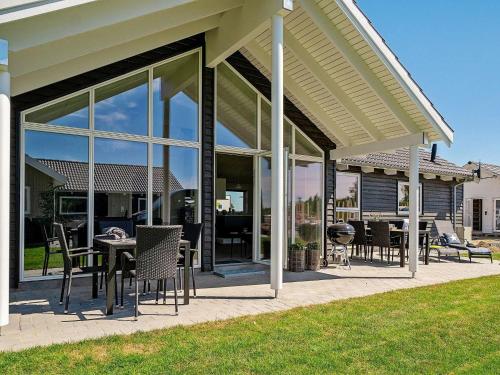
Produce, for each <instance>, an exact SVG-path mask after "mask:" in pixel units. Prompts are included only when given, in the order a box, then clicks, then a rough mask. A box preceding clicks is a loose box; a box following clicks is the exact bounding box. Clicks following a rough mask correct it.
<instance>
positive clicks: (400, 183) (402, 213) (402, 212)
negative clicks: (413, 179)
mask: <svg viewBox="0 0 500 375" xmlns="http://www.w3.org/2000/svg"><path fill="white" fill-rule="evenodd" d="M402 186H408V189H410V182H409V181H402V180H398V194H397V201H396V204H397V207H398V215H400V216H408V215H409V214H410V211H409V210H410V207H409V206H408V211H405V210H401V206H400V205H399V201H400V200H401V198H402V197H401V187H402ZM418 193H419V200H418V203H419V205H418V206H419V207H418V214H419V215H422V213H423V211H424V210H423V207H424V204H423V203H424V202H423V197H424V194H423V189H422V183H421V182H420V183H419V184H418Z"/></svg>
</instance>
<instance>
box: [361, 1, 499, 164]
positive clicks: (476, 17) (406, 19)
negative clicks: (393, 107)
mask: <svg viewBox="0 0 500 375" xmlns="http://www.w3.org/2000/svg"><path fill="white" fill-rule="evenodd" d="M357 4H358V6H359V7H360V8H361V9H362V10H363V12H364V13H365V14H366V15H367V16H368V18H369V19H370V20H371V22H372V23H373V25H374V26H375V28H376V29H377V30H378V31H379V33H380V34H381V35H382V37H383V38H384V39H385V41H386V43H387V44H388V45H389V47H390V48H391V49H392V51H393V52H394V53H395V54H396V56H398V58H399V60H400V61H401V62H402V63H403V65H404V66H405V67H406V68H407V69H408V70H409V71H410V73H411V75H412V77H413V78H414V79H415V80H416V82H417V83H418V84H419V85H420V87H421V88H422V89H423V91H424V93H425V94H426V95H427V97H428V98H429V99H430V100H431V102H432V103H433V104H434V106H435V107H436V108H437V109H438V111H439V112H440V113H441V115H442V116H443V117H444V118H445V120H446V122H447V123H448V124H449V125H450V126H451V127H452V128H453V129H454V131H455V142H454V144H453V145H452V147H451V148H450V149H448V147H447V146H446V145H444V144H440V145H439V147H438V154H439V155H441V156H443V157H444V158H446V159H448V160H451V161H453V162H455V163H457V164H460V165H463V164H464V163H466V162H467V161H469V160H480V161H482V162H485V163H493V164H499V165H500V147H499V139H500V1H499V0H413V1H410V0H357Z"/></svg>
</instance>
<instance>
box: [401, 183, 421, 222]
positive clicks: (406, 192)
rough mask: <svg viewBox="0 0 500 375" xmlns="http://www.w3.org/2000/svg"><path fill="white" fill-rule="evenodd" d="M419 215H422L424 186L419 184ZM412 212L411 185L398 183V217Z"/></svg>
mask: <svg viewBox="0 0 500 375" xmlns="http://www.w3.org/2000/svg"><path fill="white" fill-rule="evenodd" d="M418 190H419V213H420V214H421V213H422V184H419V187H418ZM409 212H410V183H409V182H406V181H398V215H408V214H409Z"/></svg>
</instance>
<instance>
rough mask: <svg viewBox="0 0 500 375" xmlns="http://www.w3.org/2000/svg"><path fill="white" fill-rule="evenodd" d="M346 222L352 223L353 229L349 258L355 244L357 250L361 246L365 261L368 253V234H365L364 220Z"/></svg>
mask: <svg viewBox="0 0 500 375" xmlns="http://www.w3.org/2000/svg"><path fill="white" fill-rule="evenodd" d="M348 223H349V224H350V225H352V226H353V228H354V230H355V234H354V239H353V240H352V242H351V245H352V249H351V259H352V256H353V253H354V246H356V249H357V251H359V250H358V249H359V247H360V246H361V247H362V249H363V252H364V254H365V262H366V257H367V253H368V236H367V235H366V230H365V222H364V221H363V220H350V221H349V222H348Z"/></svg>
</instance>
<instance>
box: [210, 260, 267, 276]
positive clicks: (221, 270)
mask: <svg viewBox="0 0 500 375" xmlns="http://www.w3.org/2000/svg"><path fill="white" fill-rule="evenodd" d="M268 271H269V266H267V265H265V264H258V263H247V264H229V265H224V266H215V270H214V275H216V276H219V277H224V278H227V277H236V276H248V275H261V274H264V273H266V272H268Z"/></svg>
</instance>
